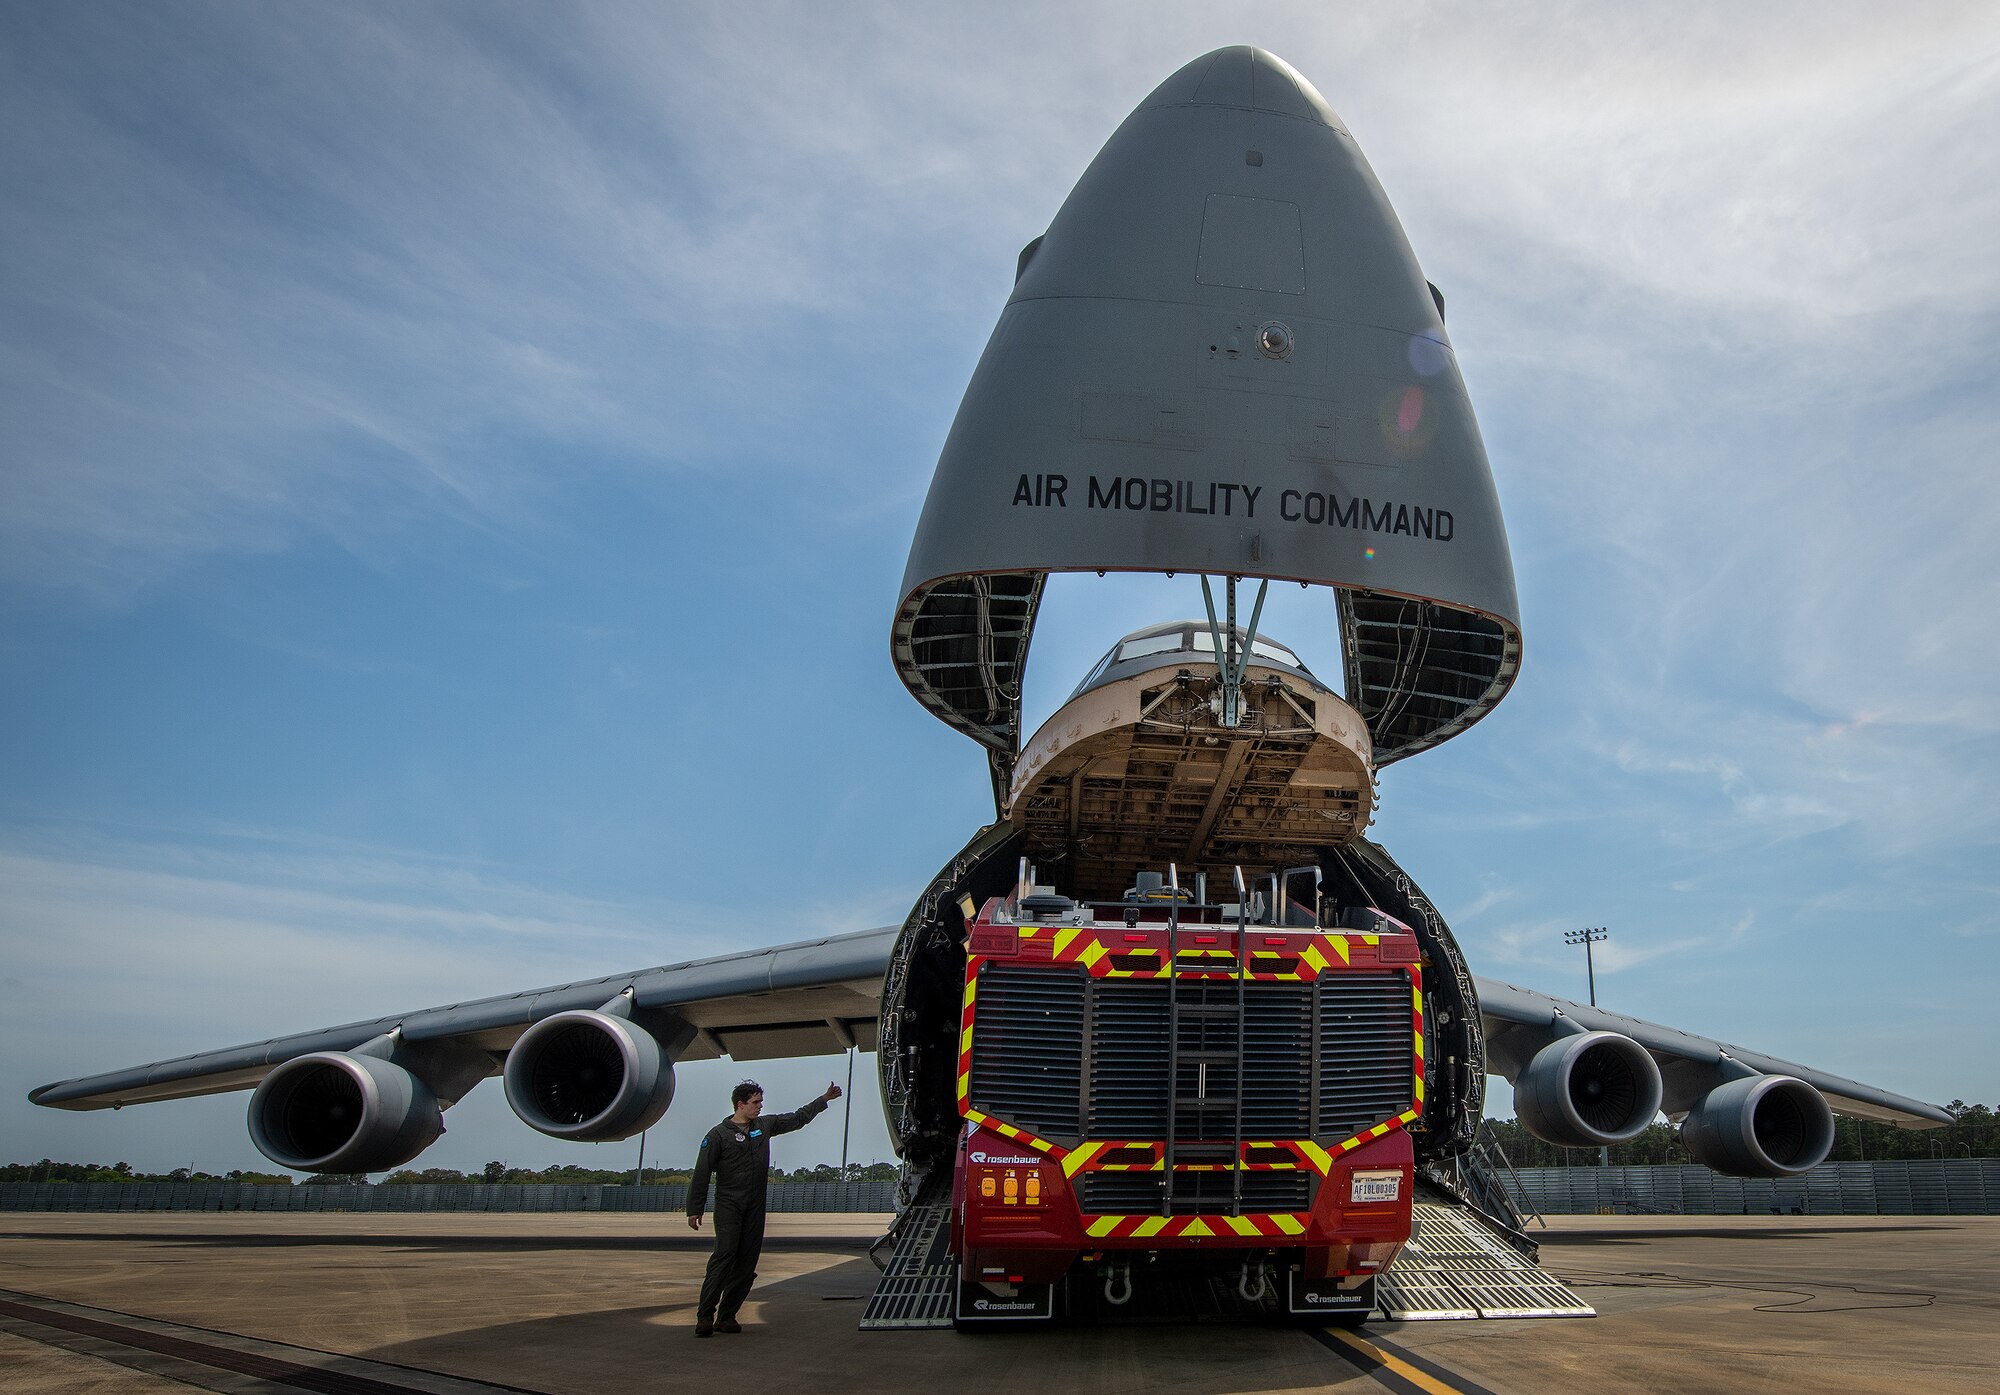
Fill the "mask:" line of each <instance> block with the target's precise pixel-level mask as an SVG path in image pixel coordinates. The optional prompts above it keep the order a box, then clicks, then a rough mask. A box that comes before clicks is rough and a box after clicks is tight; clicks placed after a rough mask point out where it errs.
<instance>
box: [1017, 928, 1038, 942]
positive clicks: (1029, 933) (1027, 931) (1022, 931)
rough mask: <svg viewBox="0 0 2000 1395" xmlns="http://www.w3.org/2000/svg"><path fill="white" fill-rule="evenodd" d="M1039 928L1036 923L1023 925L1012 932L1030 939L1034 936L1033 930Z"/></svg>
mask: <svg viewBox="0 0 2000 1395" xmlns="http://www.w3.org/2000/svg"><path fill="white" fill-rule="evenodd" d="M1040 928H1041V927H1040V926H1038V925H1023V926H1021V927H1020V928H1019V929H1017V930H1016V931H1015V932H1014V933H1015V934H1016V935H1018V936H1019V937H1020V938H1022V939H1024V940H1032V939H1034V938H1035V932H1036V931H1037V930H1039V929H1040Z"/></svg>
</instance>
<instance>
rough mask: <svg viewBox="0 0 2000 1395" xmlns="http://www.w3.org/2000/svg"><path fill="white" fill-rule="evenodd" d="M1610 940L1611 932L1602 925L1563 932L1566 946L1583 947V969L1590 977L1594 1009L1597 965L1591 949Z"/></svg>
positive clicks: (1591, 998) (1595, 1003) (1591, 1003)
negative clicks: (1601, 942) (1603, 941)
mask: <svg viewBox="0 0 2000 1395" xmlns="http://www.w3.org/2000/svg"><path fill="white" fill-rule="evenodd" d="M1610 938H1611V932H1610V931H1609V930H1607V929H1605V928H1604V927H1603V926H1602V925H1598V926H1593V927H1592V928H1591V929H1588V930H1565V931H1564V932H1563V943H1564V944H1566V945H1582V946H1583V967H1584V972H1585V973H1587V974H1589V975H1590V1005H1591V1006H1592V1007H1596V1006H1597V964H1596V962H1595V961H1594V960H1593V959H1592V957H1591V953H1590V947H1591V946H1592V945H1594V944H1596V943H1597V942H1598V941H1599V940H1608V939H1610Z"/></svg>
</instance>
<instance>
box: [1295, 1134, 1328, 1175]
mask: <svg viewBox="0 0 2000 1395" xmlns="http://www.w3.org/2000/svg"><path fill="white" fill-rule="evenodd" d="M1299 1151H1300V1152H1301V1153H1304V1154H1305V1155H1306V1161H1308V1162H1310V1163H1311V1164H1312V1165H1313V1167H1314V1168H1315V1169H1316V1170H1317V1171H1318V1172H1319V1174H1320V1175H1321V1176H1322V1177H1324V1176H1325V1175H1326V1171H1327V1169H1328V1168H1330V1167H1332V1166H1333V1154H1331V1153H1329V1152H1327V1151H1326V1149H1324V1148H1322V1147H1320V1146H1319V1145H1318V1144H1317V1143H1315V1142H1313V1141H1312V1140H1311V1139H1310V1138H1302V1139H1300V1140H1299Z"/></svg>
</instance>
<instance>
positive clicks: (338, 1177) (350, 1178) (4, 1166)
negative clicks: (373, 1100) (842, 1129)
mask: <svg viewBox="0 0 2000 1395" xmlns="http://www.w3.org/2000/svg"><path fill="white" fill-rule="evenodd" d="M635 1172H636V1169H633V1168H629V1167H628V1168H623V1169H620V1170H617V1171H608V1170H606V1169H603V1168H592V1167H578V1166H576V1165H575V1164H573V1163H563V1164H561V1165H559V1166H556V1167H544V1168H532V1167H510V1166H509V1165H508V1164H506V1163H504V1162H499V1161H497V1160H496V1161H494V1162H490V1163H488V1164H486V1166H485V1167H483V1168H481V1169H479V1170H478V1171H477V1172H471V1173H466V1172H460V1171H458V1170H457V1169H456V1168H450V1167H426V1168H423V1169H421V1170H419V1169H417V1168H410V1167H406V1168H402V1169H400V1170H399V1171H396V1172H391V1173H390V1174H389V1175H388V1176H386V1177H382V1178H380V1179H379V1180H380V1181H381V1183H382V1184H383V1185H384V1186H391V1187H401V1186H425V1185H430V1186H451V1185H459V1184H463V1183H467V1182H483V1183H486V1184H488V1185H494V1186H517V1187H531V1186H543V1185H549V1184H555V1185H560V1186H620V1185H624V1186H630V1185H632V1183H633V1181H634V1179H635ZM896 1173H897V1168H896V1164H895V1163H888V1162H877V1163H849V1164H848V1165H847V1172H846V1178H847V1180H848V1181H851V1182H893V1181H895V1180H896ZM841 1177H842V1174H841V1170H840V1169H839V1168H838V1167H834V1166H832V1165H831V1164H828V1163H821V1164H820V1165H819V1166H817V1167H801V1168H795V1169H794V1170H793V1171H791V1172H786V1171H785V1170H784V1169H783V1168H781V1167H774V1168H772V1169H771V1180H772V1181H774V1182H838V1181H840V1180H841ZM368 1180H369V1179H368V1177H367V1176H366V1175H364V1174H361V1173H324V1174H321V1175H319V1176H314V1177H308V1178H306V1179H305V1181H303V1182H300V1183H298V1185H300V1186H307V1187H312V1186H341V1185H354V1184H357V1183H361V1182H366V1181H368ZM687 1180H689V1173H688V1169H686V1168H684V1167H683V1168H668V1169H664V1170H660V1171H655V1170H654V1169H652V1168H647V1169H646V1177H645V1185H646V1186H649V1187H654V1186H665V1185H666V1184H667V1183H669V1182H686V1181H687ZM5 1182H54V1183H69V1184H74V1183H81V1182H254V1183H262V1184H264V1185H267V1186H291V1185H293V1183H294V1179H293V1178H292V1177H290V1176H288V1175H286V1174H285V1173H282V1172H244V1171H232V1172H222V1173H215V1172H200V1171H197V1170H195V1169H192V1168H186V1167H177V1168H175V1169H174V1170H173V1171H171V1172H140V1171H138V1170H137V1169H135V1168H134V1167H133V1166H132V1164H130V1163H128V1162H120V1163H112V1164H110V1165H109V1166H106V1165H104V1164H102V1163H69V1162H55V1161H53V1160H51V1159H49V1158H43V1159H42V1160H41V1161H40V1162H33V1163H0V1183H5Z"/></svg>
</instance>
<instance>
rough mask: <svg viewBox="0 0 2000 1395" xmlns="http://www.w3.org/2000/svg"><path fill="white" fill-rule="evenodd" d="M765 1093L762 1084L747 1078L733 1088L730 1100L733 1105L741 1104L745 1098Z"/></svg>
mask: <svg viewBox="0 0 2000 1395" xmlns="http://www.w3.org/2000/svg"><path fill="white" fill-rule="evenodd" d="M763 1093H764V1087H763V1086H762V1085H759V1084H758V1083H757V1082H756V1081H754V1080H746V1081H744V1082H743V1083H742V1084H741V1085H738V1086H737V1087H736V1088H735V1089H734V1090H731V1091H730V1092H729V1102H730V1103H731V1104H733V1105H734V1104H741V1103H743V1102H744V1101H745V1100H747V1099H751V1098H753V1097H755V1096H757V1095H761V1094H763Z"/></svg>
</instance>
